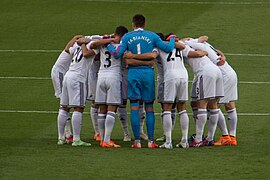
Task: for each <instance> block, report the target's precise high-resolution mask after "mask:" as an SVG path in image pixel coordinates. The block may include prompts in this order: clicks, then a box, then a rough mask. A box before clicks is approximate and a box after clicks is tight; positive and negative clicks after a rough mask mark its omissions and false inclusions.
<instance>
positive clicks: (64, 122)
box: [51, 14, 238, 149]
mask: <svg viewBox="0 0 270 180" xmlns="http://www.w3.org/2000/svg"><path fill="white" fill-rule="evenodd" d="M132 28H133V31H131V32H128V30H127V28H126V27H124V26H118V27H117V28H116V29H115V33H114V34H111V35H103V36H101V35H92V36H82V35H76V36H75V37H74V38H72V39H71V40H70V41H69V42H68V43H67V45H66V47H65V49H64V50H63V51H62V52H61V54H60V55H59V57H58V59H57V61H56V63H55V64H54V66H53V68H52V73H51V76H52V81H53V86H54V89H55V96H56V97H57V98H60V109H59V113H58V117H57V122H58V142H57V143H58V144H59V145H62V144H66V143H72V146H91V144H90V143H86V142H84V141H82V140H81V139H80V133H81V127H82V113H83V111H84V107H85V104H86V100H87V99H88V100H90V101H91V102H92V104H91V107H90V116H91V120H92V124H93V128H94V131H95V134H94V139H95V140H96V141H99V142H100V146H101V147H104V148H119V147H120V145H118V144H116V143H115V142H114V141H113V140H111V133H112V131H113V128H114V124H115V117H116V113H117V114H118V117H119V120H120V124H121V127H122V129H123V137H124V138H123V141H131V135H130V132H129V130H128V115H127V114H128V113H127V107H126V106H127V100H129V101H130V122H131V127H132V131H133V135H134V143H132V147H133V148H141V147H142V145H141V139H144V140H148V145H147V146H148V148H166V149H172V148H173V143H172V131H173V128H174V125H175V122H176V118H177V116H176V111H177V112H178V114H179V119H180V127H181V133H182V137H181V139H180V141H179V143H178V144H176V147H179V148H188V147H203V146H225V145H237V141H236V126H237V112H236V107H235V101H237V99H238V92H237V75H236V73H235V71H234V70H233V68H232V67H231V66H230V65H229V64H228V62H227V61H226V57H225V55H224V54H223V53H222V52H221V51H220V50H218V49H216V48H214V47H213V46H212V45H211V44H209V42H208V37H207V36H201V37H198V38H190V37H189V38H183V39H181V40H179V39H178V37H177V36H176V35H174V34H172V33H170V34H168V35H163V34H162V33H153V32H151V31H147V30H144V28H145V17H144V16H143V15H141V14H136V15H135V16H133V18H132ZM185 64H188V65H189V66H190V68H191V69H192V71H193V73H194V78H193V81H192V88H191V89H192V90H191V107H192V111H193V119H194V122H195V125H196V134H194V135H192V136H191V137H188V132H189V131H188V130H189V117H188V114H187V110H186V102H187V101H188V72H187V69H186V67H185ZM154 66H155V67H156V72H157V89H158V92H157V94H158V95H157V99H158V102H159V103H160V105H161V109H162V110H161V119H162V126H163V131H164V134H163V136H162V137H160V138H158V139H156V141H163V144H162V145H157V144H156V142H155V140H154V126H155V114H154V107H153V104H154V100H155V87H156V86H155V70H154ZM222 104H223V105H224V106H225V109H226V111H227V115H228V127H229V131H228V128H227V125H226V120H225V117H224V115H223V113H222V111H221V110H220V106H221V105H222ZM71 108H73V109H74V111H73V113H72V117H70V109H71ZM207 119H208V133H207V136H204V135H203V132H204V128H205V124H206V122H207ZM144 122H146V127H147V135H146V134H145V133H144V130H143V127H144ZM71 124H72V126H71ZM216 127H219V128H220V130H221V134H222V137H220V139H219V140H218V141H216V142H215V141H214V135H215V131H216Z"/></svg>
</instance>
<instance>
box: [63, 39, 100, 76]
mask: <svg viewBox="0 0 270 180" xmlns="http://www.w3.org/2000/svg"><path fill="white" fill-rule="evenodd" d="M86 47H87V49H90V43H88V44H87V46H86ZM69 51H70V54H71V55H72V61H71V64H70V67H69V70H68V72H67V74H66V75H70V76H73V77H75V76H74V75H71V74H75V75H76V78H77V79H78V80H80V81H86V78H87V74H88V71H89V68H90V65H91V64H92V63H93V60H94V57H95V56H92V57H89V58H85V57H83V54H82V47H81V46H79V45H78V44H77V43H76V44H74V45H73V47H71V48H70V50H69Z"/></svg>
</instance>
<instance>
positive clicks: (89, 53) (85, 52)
mask: <svg viewBox="0 0 270 180" xmlns="http://www.w3.org/2000/svg"><path fill="white" fill-rule="evenodd" d="M81 47H82V54H83V57H85V58H89V57H92V56H94V55H96V53H95V52H94V51H93V50H92V49H91V48H90V49H87V47H86V44H82V45H81Z"/></svg>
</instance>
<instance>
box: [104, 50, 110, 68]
mask: <svg viewBox="0 0 270 180" xmlns="http://www.w3.org/2000/svg"><path fill="white" fill-rule="evenodd" d="M105 55H106V56H107V57H106V59H105V61H107V62H108V64H104V67H105V68H108V67H110V66H111V65H112V61H111V57H112V55H111V53H110V52H109V51H106V52H105Z"/></svg>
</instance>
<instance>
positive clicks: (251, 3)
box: [84, 0, 270, 5]
mask: <svg viewBox="0 0 270 180" xmlns="http://www.w3.org/2000/svg"><path fill="white" fill-rule="evenodd" d="M84 1H88V2H111V3H113V2H117V3H151V4H161V3H162V4H214V5H265V4H270V2H207V1H206V2H202V1H201V2H192V1H191V2H189V1H184V2H178V1H133V0H125V1H123V0H84Z"/></svg>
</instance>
